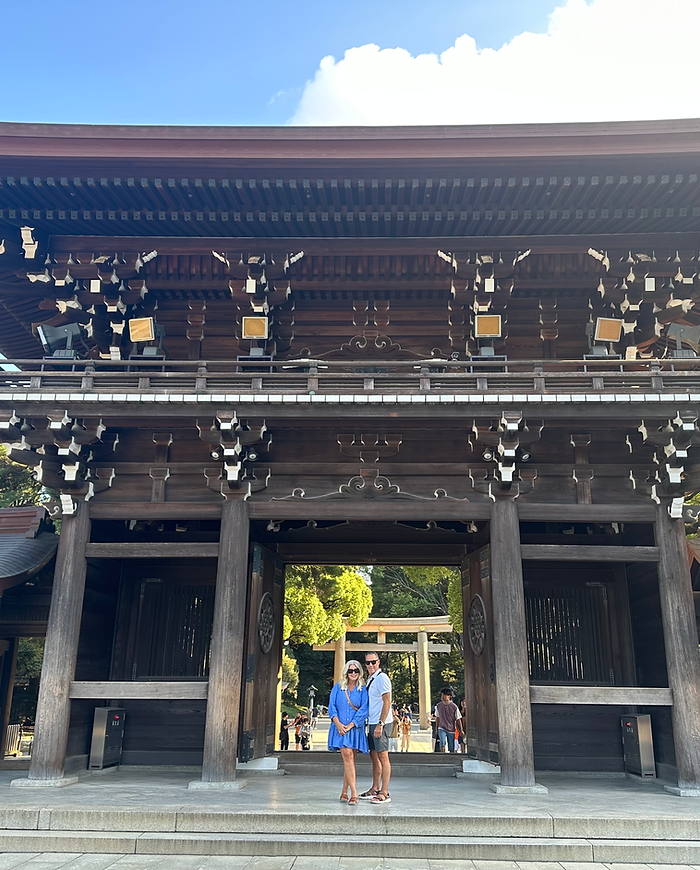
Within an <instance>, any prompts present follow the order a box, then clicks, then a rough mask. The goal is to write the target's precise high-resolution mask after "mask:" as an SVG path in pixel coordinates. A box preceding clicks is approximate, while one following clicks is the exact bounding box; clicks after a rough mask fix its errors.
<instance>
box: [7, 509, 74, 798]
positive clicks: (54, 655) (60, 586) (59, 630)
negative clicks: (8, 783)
mask: <svg viewBox="0 0 700 870" xmlns="http://www.w3.org/2000/svg"><path fill="white" fill-rule="evenodd" d="M89 540H90V515H89V513H88V506H87V503H86V502H78V504H77V508H76V512H75V514H73V515H72V516H65V517H63V522H62V524H61V534H60V536H59V539H58V551H57V554H56V570H55V572H54V578H53V589H52V591H51V608H50V610H49V621H48V625H47V627H46V644H45V646H44V663H43V665H42V668H41V680H40V682H39V698H38V702H37V708H36V723H35V725H34V743H33V745H32V760H31V763H30V767H29V779H28V780H22V779H16V780H13V781H12V785H27V784H32V785H70V784H72V783H74V782H77V781H78V778H77V776H72V777H66V776H65V762H66V748H67V746H68V725H69V722H70V698H69V697H68V694H69V689H70V684H71V681H72V680H73V679H74V678H75V664H76V661H77V658H78V640H79V638H80V623H81V617H82V613H83V596H84V594H85V577H86V574H87V560H86V558H85V548H86V546H87V544H88V541H89Z"/></svg>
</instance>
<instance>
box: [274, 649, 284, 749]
mask: <svg viewBox="0 0 700 870" xmlns="http://www.w3.org/2000/svg"><path fill="white" fill-rule="evenodd" d="M281 727H282V662H281V661H280V666H279V668H278V669H277V691H276V692H275V749H276V750H279V748H280V728H281Z"/></svg>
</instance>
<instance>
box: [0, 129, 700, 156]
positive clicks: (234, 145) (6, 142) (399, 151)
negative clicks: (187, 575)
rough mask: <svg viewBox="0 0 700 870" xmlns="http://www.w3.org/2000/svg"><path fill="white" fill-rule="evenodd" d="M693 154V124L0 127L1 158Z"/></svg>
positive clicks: (697, 134) (697, 143)
mask: <svg viewBox="0 0 700 870" xmlns="http://www.w3.org/2000/svg"><path fill="white" fill-rule="evenodd" d="M660 153H669V154H679V153H695V154H700V120H699V119H679V120H668V121H630V122H621V123H608V122H605V123H586V124H515V125H512V124H504V125H475V126H443V127H435V126H433V127H430V126H426V127H359V126H358V127H154V126H116V125H115V126H107V125H94V126H93V125H80V124H14V123H2V124H0V155H3V156H18V157H54V158H57V157H65V158H71V157H76V158H77V157H79V158H83V159H85V158H91V157H92V158H126V159H139V158H143V159H168V158H172V159H184V160H196V159H200V160H201V159H237V160H247V159H251V160H256V161H260V160H272V161H275V160H291V161H294V160H298V159H307V160H308V159H313V160H341V161H342V160H351V161H352V160H382V159H391V160H395V159H407V160H416V159H418V160H420V159H431V160H434V159H441V158H443V159H450V158H452V159H454V158H478V157H484V158H504V157H505V158H512V157H520V158H522V157H554V156H566V155H622V154H660Z"/></svg>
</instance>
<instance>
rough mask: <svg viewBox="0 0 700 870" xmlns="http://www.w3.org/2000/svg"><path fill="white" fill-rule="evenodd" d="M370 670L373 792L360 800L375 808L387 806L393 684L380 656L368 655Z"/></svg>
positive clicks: (366, 658) (368, 734) (371, 790)
mask: <svg viewBox="0 0 700 870" xmlns="http://www.w3.org/2000/svg"><path fill="white" fill-rule="evenodd" d="M365 665H366V666H367V691H368V693H369V713H368V715H367V721H368V723H369V724H368V729H367V742H368V744H369V757H370V758H371V759H372V788H370V789H368V790H367V791H366V792H364V793H363V794H361V795H359V797H360V798H361V799H363V800H369V801H371V802H372V803H373V804H388V803H390V802H391V798H390V797H389V779H390V777H391V762H390V761H389V735H390V734H391V726H392V724H393V723H392V720H391V716H390V711H391V680H390V679H389V677H388V676H387V675H386V674H385V673H384V672H383V671H382V669H381V667H380V662H379V653H376V652H368V653H366V654H365Z"/></svg>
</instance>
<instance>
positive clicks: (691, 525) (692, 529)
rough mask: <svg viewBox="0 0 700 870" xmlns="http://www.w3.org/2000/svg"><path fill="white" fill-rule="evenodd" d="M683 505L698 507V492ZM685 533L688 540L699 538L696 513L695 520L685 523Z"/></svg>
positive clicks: (699, 528)
mask: <svg viewBox="0 0 700 870" xmlns="http://www.w3.org/2000/svg"><path fill="white" fill-rule="evenodd" d="M685 503H686V504H690V505H700V492H696V493H695V495H691V496H690V497H689V498H687V499H686V500H685ZM685 533H686V535H687V536H688V537H689V538H693V539H695V538H698V537H700V513H698V516H697V519H695V520H691V521H689V522H686V524H685Z"/></svg>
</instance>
